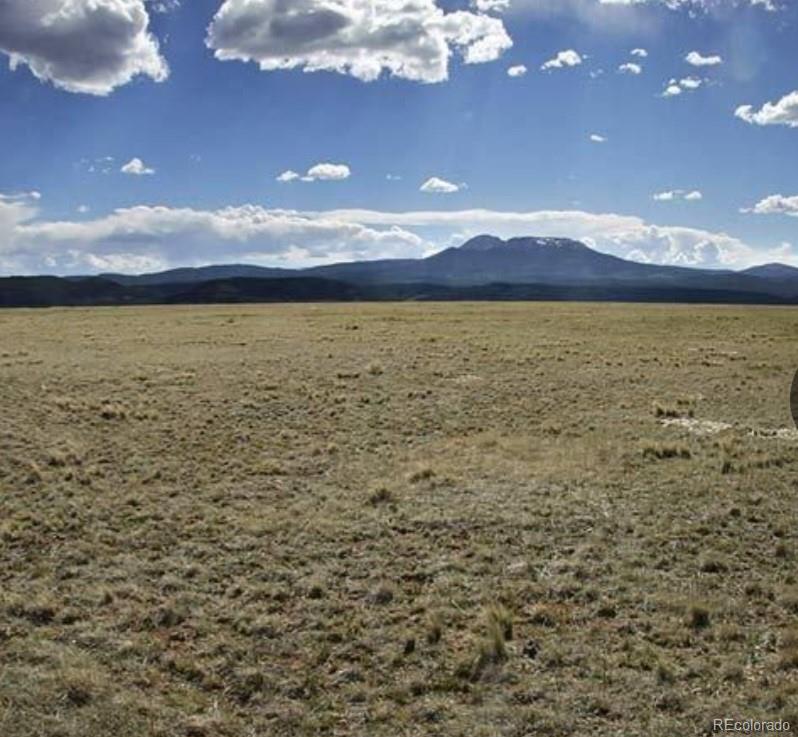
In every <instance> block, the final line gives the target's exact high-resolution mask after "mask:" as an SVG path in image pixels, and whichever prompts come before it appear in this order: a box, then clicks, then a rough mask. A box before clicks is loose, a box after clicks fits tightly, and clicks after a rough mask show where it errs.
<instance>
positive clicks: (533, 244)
mask: <svg viewBox="0 0 798 737" xmlns="http://www.w3.org/2000/svg"><path fill="white" fill-rule="evenodd" d="M496 248H507V249H528V248H537V249H550V248H557V249H563V248H568V249H571V250H576V249H580V250H581V249H584V250H589V249H587V246H585V245H584V244H583V243H580V242H579V241H575V240H572V239H571V238H544V237H540V236H526V237H522V238H510V239H508V240H506V241H505V240H502V239H501V238H497V237H496V236H494V235H478V236H476V237H474V238H471V240H469V241H466V242H465V243H464V244H463V245H462V246H460V247H459V248H457V249H455V250H457V251H471V252H475V251H482V252H485V251H492V250H494V249H496Z"/></svg>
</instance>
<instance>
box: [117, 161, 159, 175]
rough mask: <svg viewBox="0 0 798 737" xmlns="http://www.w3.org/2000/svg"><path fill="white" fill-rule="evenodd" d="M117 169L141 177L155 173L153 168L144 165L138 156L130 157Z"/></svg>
mask: <svg viewBox="0 0 798 737" xmlns="http://www.w3.org/2000/svg"><path fill="white" fill-rule="evenodd" d="M119 171H121V172H122V173H123V174H130V175H132V176H136V177H143V176H149V175H151V174H155V169H152V168H150V167H149V166H146V165H145V164H144V162H143V161H142V160H141V159H140V158H138V157H134V158H132V159H131V160H130V161H128V162H127V164H125V165H124V166H123V167H122V168H121V169H120V170H119Z"/></svg>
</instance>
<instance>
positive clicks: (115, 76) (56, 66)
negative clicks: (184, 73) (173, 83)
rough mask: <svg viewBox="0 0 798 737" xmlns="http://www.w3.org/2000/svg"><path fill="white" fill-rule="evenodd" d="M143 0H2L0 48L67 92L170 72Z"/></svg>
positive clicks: (98, 91)
mask: <svg viewBox="0 0 798 737" xmlns="http://www.w3.org/2000/svg"><path fill="white" fill-rule="evenodd" d="M148 26H149V16H148V14H147V9H146V7H145V5H144V2H143V0H0V51H2V52H4V53H6V54H7V55H8V56H9V57H10V64H11V68H12V69H16V68H17V67H18V66H20V65H22V64H25V65H27V66H28V67H29V68H30V70H31V71H32V72H33V74H35V75H36V77H38V78H39V79H40V80H42V81H49V82H52V83H53V84H54V85H55V86H56V87H60V88H61V89H64V90H67V91H69V92H83V93H88V94H92V95H107V94H108V93H110V92H111V91H112V90H114V89H115V88H116V87H118V86H120V85H123V84H126V83H127V82H129V81H130V80H131V79H133V77H135V76H136V75H139V74H144V75H147V76H149V77H152V78H153V79H154V80H156V81H158V82H160V81H162V80H164V79H166V77H167V76H168V74H169V69H168V67H167V64H166V61H165V60H164V59H163V57H162V56H161V55H160V53H159V50H158V42H157V41H156V39H155V38H154V36H153V35H152V34H151V33H150V32H149V30H148Z"/></svg>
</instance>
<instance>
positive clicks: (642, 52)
mask: <svg viewBox="0 0 798 737" xmlns="http://www.w3.org/2000/svg"><path fill="white" fill-rule="evenodd" d="M629 53H630V54H631V55H632V56H637V57H639V58H640V59H645V58H646V57H648V51H646V50H645V49H632V50H631V51H630V52H629Z"/></svg>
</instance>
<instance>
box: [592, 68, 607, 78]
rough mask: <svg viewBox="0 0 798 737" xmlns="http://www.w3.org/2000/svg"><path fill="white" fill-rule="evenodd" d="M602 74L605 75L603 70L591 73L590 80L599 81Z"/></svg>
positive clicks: (595, 70)
mask: <svg viewBox="0 0 798 737" xmlns="http://www.w3.org/2000/svg"><path fill="white" fill-rule="evenodd" d="M602 74H604V70H603V69H594V70H592V71H591V72H590V79H598V78H599V77H600V76H601V75H602Z"/></svg>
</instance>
